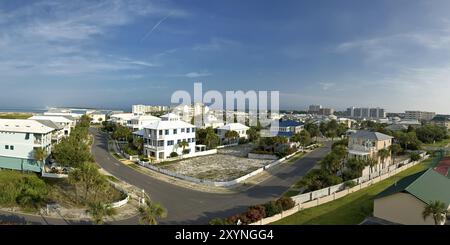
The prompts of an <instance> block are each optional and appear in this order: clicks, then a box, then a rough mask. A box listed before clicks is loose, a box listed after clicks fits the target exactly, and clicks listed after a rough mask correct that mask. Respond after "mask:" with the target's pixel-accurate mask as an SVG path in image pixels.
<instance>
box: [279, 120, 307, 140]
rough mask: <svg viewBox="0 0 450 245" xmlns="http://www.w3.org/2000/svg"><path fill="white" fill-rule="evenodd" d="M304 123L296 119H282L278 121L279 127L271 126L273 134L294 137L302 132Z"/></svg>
mask: <svg viewBox="0 0 450 245" xmlns="http://www.w3.org/2000/svg"><path fill="white" fill-rule="evenodd" d="M303 127H304V123H302V122H298V121H294V120H280V121H279V122H278V128H275V127H274V128H271V130H272V135H277V136H283V137H288V138H290V137H292V136H294V134H296V133H300V131H302V130H303Z"/></svg>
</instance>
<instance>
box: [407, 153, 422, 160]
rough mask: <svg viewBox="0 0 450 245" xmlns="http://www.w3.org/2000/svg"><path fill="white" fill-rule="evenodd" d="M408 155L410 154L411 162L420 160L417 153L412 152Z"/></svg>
mask: <svg viewBox="0 0 450 245" xmlns="http://www.w3.org/2000/svg"><path fill="white" fill-rule="evenodd" d="M409 156H410V159H411V162H415V161H419V160H420V155H419V153H415V152H413V153H411V154H410V155H409Z"/></svg>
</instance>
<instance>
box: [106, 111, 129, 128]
mask: <svg viewBox="0 0 450 245" xmlns="http://www.w3.org/2000/svg"><path fill="white" fill-rule="evenodd" d="M133 117H135V115H134V114H133V113H118V114H114V115H111V116H110V117H109V121H110V122H112V123H115V124H119V125H122V126H127V125H128V121H129V120H131V119H132V118H133Z"/></svg>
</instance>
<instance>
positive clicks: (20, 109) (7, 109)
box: [0, 107, 48, 113]
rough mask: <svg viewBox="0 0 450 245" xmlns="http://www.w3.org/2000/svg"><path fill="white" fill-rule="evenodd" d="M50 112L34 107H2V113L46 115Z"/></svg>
mask: <svg viewBox="0 0 450 245" xmlns="http://www.w3.org/2000/svg"><path fill="white" fill-rule="evenodd" d="M46 111H48V109H47V108H33V107H28V108H26V107H14V108H12V107H0V112H29V113H44V112H46Z"/></svg>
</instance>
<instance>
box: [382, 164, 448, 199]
mask: <svg viewBox="0 0 450 245" xmlns="http://www.w3.org/2000/svg"><path fill="white" fill-rule="evenodd" d="M400 192H403V193H409V194H411V195H413V196H415V197H416V198H417V199H419V200H421V201H423V202H424V203H427V204H429V203H430V202H432V201H441V202H443V203H445V204H446V206H449V205H450V179H449V178H447V177H445V176H443V175H441V174H439V173H438V172H436V171H435V170H433V169H432V168H430V169H428V170H426V171H423V172H419V173H417V174H413V175H410V176H408V177H405V178H403V179H401V180H400V181H399V182H397V183H396V184H394V185H392V186H390V187H389V188H387V189H386V190H384V191H383V192H381V193H380V194H378V196H377V197H376V198H383V197H386V196H390V195H393V194H396V193H400Z"/></svg>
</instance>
